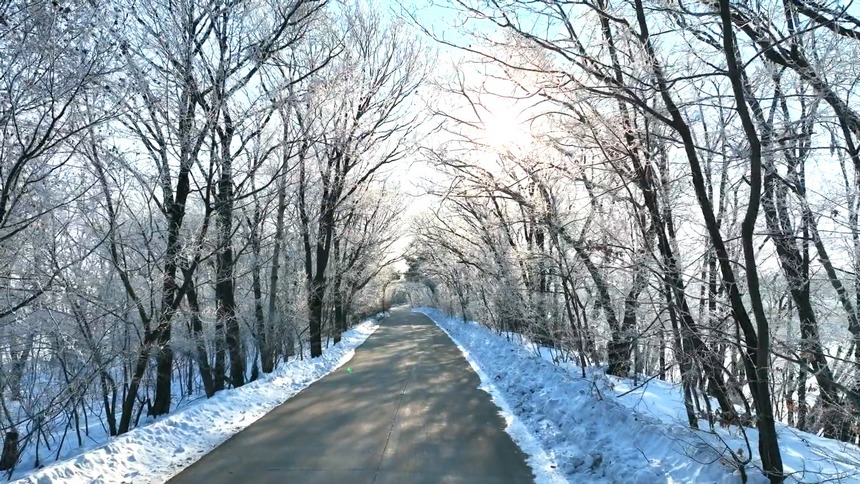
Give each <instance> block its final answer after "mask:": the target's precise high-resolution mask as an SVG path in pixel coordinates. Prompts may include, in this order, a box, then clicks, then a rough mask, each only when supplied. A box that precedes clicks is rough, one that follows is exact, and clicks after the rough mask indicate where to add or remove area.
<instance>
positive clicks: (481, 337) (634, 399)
mask: <svg viewBox="0 0 860 484" xmlns="http://www.w3.org/2000/svg"><path fill="white" fill-rule="evenodd" d="M413 311H416V312H420V313H423V314H426V315H428V316H429V317H430V318H431V319H433V320H434V321H435V322H436V324H437V325H439V327H441V328H442V329H443V330H445V331H446V332H447V333H448V334H449V336H451V338H452V339H453V340H454V342H455V343H457V345H458V346H460V348H461V350H462V351H463V353H464V354H465V355H466V357H467V358H468V359H469V361H470V362H471V363H472V365H473V366H474V367H476V368H477V369H478V370H479V375H480V376H481V379H482V382H483V383H484V385H485V386H486V387H487V388H486V389H487V391H488V392H490V393H491V394H493V395H494V396H495V397H496V400H497V401H498V400H502V404H500V407H501V408H502V409H503V413H506V412H510V413H512V414H513V415H506V418H508V421H509V422H515V423H516V425H522V426H523V427H524V428H525V429H527V432H526V433H530V434H531V435H533V436H534V438H536V440H537V442H538V444H539V445H538V449H540V448H541V447H542V449H545V450H546V451H547V454H548V458H549V459H550V460H552V461H554V463H555V465H557V467H558V470H559V471H560V472H561V473H562V474H563V475H564V476H565V477H566V478H567V479H568V480H570V481H571V482H577V483H579V482H612V483H642V484H646V483H657V482H667V483H668V482H673V483H674V482H706V483H735V482H740V480H741V478H740V473H739V472H738V471H737V469H735V468H734V467H733V466H732V465H731V464H730V463H729V462H728V461H727V460H725V459H724V458H723V456H724V454H725V450H726V445H729V446H731V448H732V449H734V450H738V449H743V452H744V454H745V455H748V450H747V448H746V445H745V444H744V443H743V438H742V436H741V435H740V433H739V431H738V429H737V428H736V427H735V428H729V429H722V428H719V429H717V431H716V433H710V432H706V431H695V430H692V429H690V428H689V427H688V426H687V425H686V417H685V413H684V407H683V396H682V395H681V391H680V388H679V387H678V386H676V385H672V384H669V383H665V382H661V381H657V380H652V381H651V382H648V384H647V385H644V386H642V388H636V389H634V388H635V386H634V385H633V382H632V381H631V380H628V379H621V378H614V377H606V376H605V375H603V374H602V373H601V372H599V371H594V370H592V371H588V372H586V376H587V377H586V378H582V374H581V369H580V368H578V367H576V366H574V365H570V364H564V365H561V366H559V365H555V364H553V363H552V362H551V361H549V360H550V359H551V358H550V356H549V352H548V351H547V350H546V349H544V351H543V352H542V351H541V349H540V348H537V347H534V345H531V344H529V343H528V342H524V343H518V342H516V341H508V339H507V338H505V337H504V336H500V335H497V334H495V333H493V332H492V331H490V330H489V329H487V328H485V327H483V326H480V325H478V324H476V323H467V324H464V323H463V321H462V320H461V319H459V318H451V317H448V316H447V315H446V314H444V313H443V312H441V311H439V310H437V309H432V308H417V309H414V310H413ZM539 355H540V356H539ZM625 393H626V394H625ZM701 424H702V425H701V428H703V429H707V422H704V421H703V422H701ZM513 427H515V426H512V428H511V429H509V433H511V435H512V437H513V438H514V440H517V441H518V443H520V440H522V437H521V436H520V437H519V439H518V436H517V434H521V433H522V432H523V430H519V431H517V430H516V428H513ZM746 431H747V433H748V435H749V438H750V441H751V442H752V448H753V449H752V450H753V457H754V458H755V457H757V456H756V453H757V452H756V448H755V447H756V444H755V443H756V441H757V440H756V439H757V437H758V436H757V434H756V432H755V430H751V429H746ZM779 437H780V447H781V448H782V453H783V459H784V461H785V467H786V470H787V471H789V472H792V473H793V474H792V475H791V477H790V479H789V481H791V482H822V481H832V482H843V483H848V482H858V483H860V449H858V448H857V447H855V446H853V445H847V444H844V443H841V442H835V441H832V440H829V439H823V438H820V437H817V436H815V435H812V434H808V433H804V432H798V431H796V430H794V429H791V428H788V427H785V426H780V427H779ZM520 445H521V446H523V445H522V444H521V443H520ZM523 447H524V448H523V451H525V452H527V453H530V449H529V448H527V447H528V446H523ZM539 454H540V453H538V454H537V455H539ZM754 463H755V460H754V461H753V464H751V465H750V466H748V468H747V473H748V478H749V481H748V482H762V483H764V482H767V480H766V479H765V478H764V476H762V475H761V473H760V472H759V471H757V470H756V469H755V468H752V466H753V465H754ZM532 465H533V466H534V465H535V463H534V462H532Z"/></svg>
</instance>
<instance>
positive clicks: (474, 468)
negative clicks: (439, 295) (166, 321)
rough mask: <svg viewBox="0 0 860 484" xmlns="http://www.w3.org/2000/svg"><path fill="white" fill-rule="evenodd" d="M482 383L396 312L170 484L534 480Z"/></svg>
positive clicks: (443, 341)
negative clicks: (342, 361)
mask: <svg viewBox="0 0 860 484" xmlns="http://www.w3.org/2000/svg"><path fill="white" fill-rule="evenodd" d="M347 367H349V368H351V369H352V372H348V371H347ZM479 383H480V381H479V378H478V375H477V374H475V372H474V371H473V370H472V368H471V367H470V366H469V363H468V362H467V361H466V360H465V358H463V356H462V354H461V353H460V350H459V349H458V348H457V347H456V345H454V343H453V342H451V340H450V339H449V338H448V336H447V335H445V333H443V332H442V331H441V330H440V329H439V328H437V327H436V325H435V324H433V322H432V321H431V320H430V319H429V318H427V317H426V316H424V315H421V314H416V313H410V312H408V311H405V310H399V311H398V310H396V311H394V312H392V315H391V317H390V318H387V319H386V320H385V321H383V322H382V324H381V325H380V328H379V330H377V331H376V333H374V334H373V335H371V336H370V338H368V340H367V341H366V342H365V343H364V344H363V345H362V346H361V347H359V348H358V349H357V350H356V352H355V356H354V357H353V359H352V360H351V361H350V362H349V363H347V365H345V366H343V367H341V368H340V369H338V370H337V371H335V372H334V373H332V374H331V375H328V376H326V377H325V378H322V379H321V380H319V381H317V382H316V383H314V384H312V385H311V386H310V387H308V388H307V389H305V390H303V391H302V392H301V393H299V394H298V395H296V396H295V397H293V398H291V399H290V400H288V401H287V402H286V403H284V404H283V405H281V406H280V407H278V408H276V409H275V410H273V411H272V412H270V413H269V414H267V415H266V416H265V417H263V418H261V419H260V420H259V421H257V422H255V423H254V424H253V425H251V426H249V427H248V428H246V429H245V430H243V431H241V432H239V433H238V434H236V435H235V436H233V437H232V438H230V439H229V440H228V441H227V442H225V443H224V444H222V445H221V446H220V447H218V448H217V449H215V450H214V451H212V452H211V453H209V454H207V455H206V456H204V457H203V458H202V459H200V460H199V461H197V462H196V463H194V464H193V465H191V466H190V467H189V468H187V469H186V470H184V471H183V472H181V473H180V474H178V475H177V476H176V477H174V478H173V479H172V480H171V481H170V482H171V483H175V484H184V483H189V484H190V483H195V484H197V483H203V484H218V483H225V484H226V483H230V484H235V483H238V482H254V483H268V482H271V483H279V484H281V483H287V484H288V483H301V484H306V483H350V484H352V483H398V484H399V483H409V484H412V483H428V484H429V483H442V482H445V483H448V482H451V483H455V482H458V483H459V482H463V483H528V482H533V477H532V471H531V469H530V468H529V467H528V466H527V465H526V463H525V455H524V454H523V453H522V452H521V451H520V449H519V448H518V447H517V446H516V444H514V442H513V441H512V440H511V438H510V437H509V436H508V434H506V433H505V431H504V427H505V423H504V420H503V419H502V418H501V417H500V416H499V415H498V408H497V407H496V406H495V405H494V404H493V403H492V401H491V400H490V396H489V395H488V394H487V393H485V392H483V391H481V390H479V389H478V385H479Z"/></svg>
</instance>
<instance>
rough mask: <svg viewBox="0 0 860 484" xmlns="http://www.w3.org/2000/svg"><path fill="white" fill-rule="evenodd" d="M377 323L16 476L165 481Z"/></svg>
mask: <svg viewBox="0 0 860 484" xmlns="http://www.w3.org/2000/svg"><path fill="white" fill-rule="evenodd" d="M377 328H378V325H377V324H376V323H373V322H370V321H368V322H364V323H361V324H359V325H358V326H356V327H355V328H353V329H352V330H350V331H348V332H346V333H345V334H344V335H343V339H342V340H341V342H340V343H338V344H337V345H334V346H331V347H330V348H328V349H327V350H326V352H325V353H323V355H322V357H320V358H315V359H312V360H311V359H304V360H295V361H290V362H289V363H286V364H283V365H280V366H279V367H278V368H276V369H275V371H274V372H273V373H271V374H269V375H265V376H263V377H261V378H260V379H259V380H257V381H255V382H252V383H249V384H247V385H245V386H242V387H241V388H236V389H233V390H227V391H223V392H219V393H218V394H216V395H215V396H214V397H212V398H210V399H208V400H197V401H195V402H193V403H190V404H188V405H187V406H184V407H181V408H179V409H177V410H175V411H174V413H172V414H171V415H169V416H166V417H164V418H160V419H157V420H155V421H154V422H152V423H150V424H148V425H145V426H141V427H138V428H136V429H134V430H132V431H130V432H128V433H126V434H124V435H121V436H119V437H116V438H113V439H110V441H109V442H107V443H104V442H98V441H91V444H90V445H86V446H85V447H83V448H78V449H76V451H77V452H78V453H79V455H77V456H76V457H72V458H70V459H68V460H65V461H61V462H57V463H55V464H52V465H50V466H47V467H44V468H41V469H38V470H35V471H32V472H29V473H27V474H23V475H15V476H14V477H20V478H21V481H19V482H31V483H39V484H48V483H53V482H57V483H59V482H63V483H84V482H86V483H101V482H104V483H131V482H134V483H135V484H138V483H146V482H159V483H160V482H164V481H166V480H168V479H169V478H171V477H173V476H174V475H176V474H177V473H179V471H181V470H182V469H184V468H185V467H188V466H189V465H191V464H192V463H194V462H195V461H197V460H198V459H200V458H201V457H202V456H203V455H205V454H206V453H208V452H209V451H211V450H212V449H214V448H215V447H217V446H218V445H219V444H221V443H222V442H224V441H225V440H227V439H228V438H229V437H230V436H232V435H233V434H235V433H237V432H239V431H240V430H242V429H244V428H245V427H247V426H249V425H251V424H252V423H254V422H255V421H256V420H258V419H259V418H261V417H262V416H263V415H265V414H266V413H268V412H269V411H271V410H272V409H273V408H275V407H277V406H278V405H280V404H282V403H284V402H285V401H286V400H287V399H289V398H291V397H292V396H294V395H295V394H297V393H298V392H300V391H301V390H303V389H304V388H306V387H307V386H308V385H310V384H311V383H313V382H314V381H316V380H318V379H320V378H322V377H323V376H325V375H327V374H329V373H331V372H332V371H334V370H335V369H337V368H338V367H339V366H341V365H343V364H344V363H346V362H347V361H349V359H350V358H352V355H353V353H354V352H355V348H356V347H358V346H359V345H360V344H362V343H364V341H365V340H366V339H367V338H368V336H370V335H371V334H373V332H374V331H376V329H377ZM99 444H101V446H98V447H96V446H97V445H99Z"/></svg>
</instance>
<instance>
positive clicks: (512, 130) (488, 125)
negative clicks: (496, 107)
mask: <svg viewBox="0 0 860 484" xmlns="http://www.w3.org/2000/svg"><path fill="white" fill-rule="evenodd" d="M482 124H483V133H482V135H481V136H480V138H481V139H480V141H481V142H482V143H484V144H486V145H487V146H489V147H490V148H492V149H495V150H497V151H507V150H510V149H513V148H517V147H521V146H523V145H525V144H527V143H528V142H529V141H530V139H531V137H530V136H529V133H528V131H527V127H526V125H525V124H524V123H523V122H522V120H521V119H519V117H518V116H517V114H516V113H515V112H510V111H495V112H492V113H488V114H487V115H486V116H485V117H484V121H483V123H482Z"/></svg>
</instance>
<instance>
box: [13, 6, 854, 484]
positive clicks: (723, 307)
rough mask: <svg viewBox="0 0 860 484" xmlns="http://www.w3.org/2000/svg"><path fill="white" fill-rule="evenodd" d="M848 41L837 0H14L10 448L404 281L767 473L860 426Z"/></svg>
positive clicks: (209, 377)
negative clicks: (785, 437)
mask: <svg viewBox="0 0 860 484" xmlns="http://www.w3.org/2000/svg"><path fill="white" fill-rule="evenodd" d="M857 55H860V10H858V9H857V7H855V6H854V5H853V4H851V3H850V2H844V1H842V0H823V1H819V0H769V1H765V2H749V1H746V0H702V1H698V2H685V1H682V0H612V1H610V0H582V1H571V0H541V1H534V0H426V1H425V0H415V1H400V2H397V1H391V2H387V1H382V2H351V1H346V0H342V1H341V0H255V1H249V0H153V1H150V2H135V1H128V0H68V1H64V0H52V1H50V2H46V1H43V0H0V129H2V130H3V134H2V138H0V429H2V439H3V442H4V444H3V452H2V456H0V471H6V472H8V473H9V475H10V476H11V475H12V472H13V471H14V469H15V468H16V467H17V466H19V465H21V464H22V456H27V459H28V462H26V465H27V466H30V467H40V466H41V465H42V463H43V462H49V461H52V460H54V459H56V458H57V457H58V456H59V455H60V450H61V449H62V448H63V446H64V445H69V444H68V442H71V441H76V442H78V443H79V444H81V443H83V441H85V440H87V439H88V435H89V434H88V432H89V429H90V428H91V427H92V426H93V425H98V426H101V427H102V428H103V429H104V430H105V433H106V434H107V435H109V436H118V435H122V434H125V433H127V432H129V431H130V430H132V429H134V428H135V427H138V426H139V425H141V424H142V422H145V421H148V420H151V419H154V418H157V417H160V416H164V415H166V414H169V413H170V412H171V411H173V410H174V409H176V408H177V406H178V405H179V404H180V403H182V402H186V401H188V400H190V399H196V398H209V397H212V396H214V395H216V394H217V393H219V392H222V391H226V390H229V389H234V388H239V387H242V386H243V385H245V384H246V383H248V382H251V381H255V380H257V379H259V378H261V377H262V376H263V375H266V374H270V373H272V372H273V371H274V370H275V369H276V368H277V367H278V366H279V365H281V364H282V363H284V362H287V361H291V360H294V359H301V358H316V357H319V356H320V355H322V354H323V353H324V352H325V351H326V350H327V348H328V347H329V345H331V344H334V343H337V342H338V341H340V338H341V335H342V334H343V333H344V332H345V331H346V330H347V329H348V328H350V327H351V326H353V325H354V324H356V323H357V322H359V321H361V320H363V319H364V318H366V317H368V316H372V315H374V314H376V313H379V312H380V311H383V312H384V311H385V309H386V308H387V305H390V304H392V303H398V302H407V301H408V302H410V303H412V304H414V305H424V306H435V307H439V308H441V309H444V310H446V311H447V312H449V313H451V314H458V315H459V316H460V317H462V319H463V320H471V319H473V320H476V321H480V322H481V323H483V324H485V325H487V326H488V327H489V328H491V329H493V330H495V331H497V332H498V333H499V334H505V335H511V334H518V335H521V336H523V337H527V338H530V339H531V340H532V341H535V342H536V343H538V344H540V345H543V346H545V347H550V348H553V349H555V350H557V351H558V352H560V354H562V355H564V359H566V360H569V361H572V362H574V363H576V364H577V365H579V367H580V368H582V371H583V377H585V369H586V368H602V369H604V370H605V373H606V374H608V375H612V376H616V377H630V378H637V379H639V378H643V379H650V378H654V379H660V380H664V381H667V382H672V383H677V384H678V385H680V388H681V389H682V392H683V397H684V404H685V405H684V406H685V412H686V417H687V421H686V422H685V423H686V424H687V425H689V426H690V427H693V428H702V429H704V430H707V428H710V429H711V430H713V429H714V428H715V427H717V426H723V427H725V426H736V427H738V428H755V429H756V430H757V437H756V441H753V442H751V443H750V444H751V445H752V446H754V447H755V448H756V449H757V454H758V455H759V456H760V459H761V463H760V464H761V468H762V470H763V472H764V473H765V474H766V475H767V476H768V478H769V479H770V480H771V481H772V482H782V481H783V480H784V479H786V477H787V476H786V473H785V472H784V468H783V459H782V454H781V449H780V444H779V438H780V436H779V435H778V432H777V425H783V424H784V425H788V426H790V427H793V428H796V429H798V430H802V431H807V432H812V433H817V434H819V435H822V436H824V437H827V438H831V439H836V440H838V441H842V442H845V443H853V444H857V443H860V316H858V312H860V219H858V217H860V146H858V144H860V106H858V99H857V98H855V94H857V93H858V88H857V81H858V79H860V66H858V65H855V62H854V60H852V59H854V57H855V56H857ZM855 60H856V59H855ZM416 166H417V167H419V169H416V168H415V167H416ZM416 172H420V173H416ZM407 185H409V186H407ZM412 185H414V186H412ZM410 186H411V188H410ZM91 419H92V420H95V421H97V422H90V421H89V420H91ZM726 452H727V455H728V456H729V457H730V459H731V460H733V461H734V462H736V463H737V465H738V466H739V467H740V468H742V467H743V466H744V465H746V464H747V463H748V462H749V459H750V458H751V454H752V452H747V453H744V452H737V451H735V450H733V449H731V448H728V449H726ZM54 454H56V455H54Z"/></svg>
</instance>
